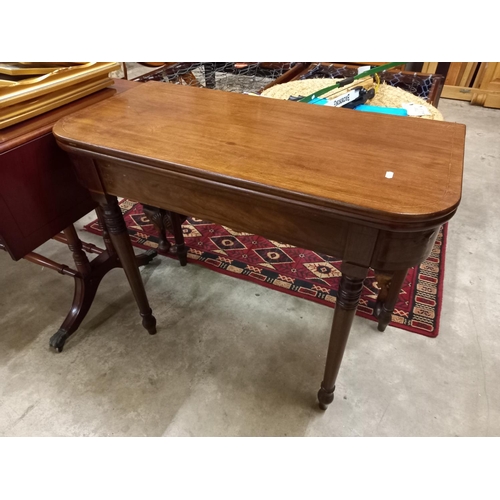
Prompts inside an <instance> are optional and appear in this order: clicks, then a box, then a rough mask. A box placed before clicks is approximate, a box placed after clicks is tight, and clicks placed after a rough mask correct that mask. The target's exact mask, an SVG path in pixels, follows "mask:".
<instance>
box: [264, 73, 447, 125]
mask: <svg viewBox="0 0 500 500" xmlns="http://www.w3.org/2000/svg"><path fill="white" fill-rule="evenodd" d="M338 81H340V79H336V78H315V79H311V80H295V81H291V82H288V83H281V84H278V85H274V86H273V87H271V88H269V89H267V90H265V91H264V92H262V95H263V96H266V97H272V98H274V99H288V98H289V97H290V96H299V95H302V96H307V95H310V94H312V93H313V92H317V91H318V90H321V89H324V88H325V87H330V86H331V85H334V84H335V82H338ZM403 103H414V104H421V105H422V106H425V107H426V108H427V109H428V110H429V112H430V115H425V116H421V117H419V118H424V119H427V120H443V115H442V114H441V112H440V111H439V110H438V109H437V108H435V107H434V106H432V105H431V104H429V103H428V102H427V101H425V100H424V99H422V98H421V97H418V96H415V95H413V94H410V93H409V92H406V91H405V90H402V89H400V88H398V87H393V86H392V85H387V84H386V83H382V84H381V85H380V87H379V89H378V92H377V93H376V95H375V97H374V98H373V99H372V100H371V101H369V103H368V104H372V105H373V106H381V107H384V108H402V107H403V106H402V104H403Z"/></svg>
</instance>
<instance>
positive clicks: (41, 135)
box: [0, 80, 156, 351]
mask: <svg viewBox="0 0 500 500" xmlns="http://www.w3.org/2000/svg"><path fill="white" fill-rule="evenodd" d="M137 85H140V84H138V83H136V82H128V81H126V80H116V81H115V84H114V86H113V87H111V88H109V89H105V90H102V91H100V92H97V93H95V94H92V95H90V96H88V97H85V98H83V99H79V100H78V101H75V102H73V103H71V104H68V105H66V106H63V107H60V108H58V109H55V110H53V111H51V112H48V113H45V114H43V115H40V116H37V117H35V118H32V119H30V120H27V121H25V122H22V123H19V124H17V125H13V126H12V127H9V128H6V129H3V130H0V179H1V182H0V214H1V216H0V248H2V249H4V250H6V251H7V252H8V253H9V254H10V256H11V257H12V259H14V260H19V259H21V258H24V259H27V260H29V261H31V262H34V263H36V264H39V265H42V266H45V267H48V268H50V269H53V270H56V271H58V272H59V273H61V274H64V275H68V276H73V278H74V279H75V293H74V298H73V304H72V306H71V309H70V311H69V313H68V315H67V317H66V319H65V320H64V322H63V324H62V325H61V328H60V329H59V330H58V331H57V333H56V334H55V335H53V337H52V338H51V339H50V345H51V346H52V347H54V348H55V349H56V350H58V351H60V350H62V348H63V346H64V343H65V342H66V339H67V338H68V337H69V336H70V335H71V334H72V333H74V332H75V330H76V329H77V328H78V326H79V325H80V323H81V322H82V320H83V319H84V317H85V315H86V314H87V312H88V310H89V308H90V306H91V304H92V301H93V299H94V296H95V293H96V291H97V288H98V286H99V283H100V281H101V279H102V278H103V277H104V275H105V274H106V273H107V272H108V271H110V270H111V269H113V268H116V267H121V263H120V260H119V258H118V256H117V253H116V251H115V249H114V248H113V245H112V243H111V241H110V239H109V236H108V232H107V229H106V227H105V225H104V223H103V219H102V214H101V212H100V210H99V209H98V210H97V213H98V216H99V220H100V221H101V224H102V226H103V230H104V243H105V246H106V250H102V249H100V248H98V247H96V246H95V245H92V244H88V243H84V242H82V241H80V239H79V238H78V235H77V233H76V231H75V228H74V226H73V223H74V222H76V221H77V220H78V219H80V218H81V217H83V216H85V215H86V214H87V213H89V212H90V211H91V210H93V209H95V208H96V207H97V204H96V202H95V201H94V200H93V199H92V197H91V196H90V193H89V191H88V190H87V189H85V188H84V187H83V186H82V185H81V184H80V183H79V182H78V181H77V179H76V176H75V174H74V172H73V170H72V168H71V167H70V160H69V158H68V156H67V154H66V153H65V152H64V151H62V150H61V149H60V148H59V147H58V146H57V144H56V142H55V140H54V136H53V135H52V126H53V124H54V123H55V122H56V121H57V120H59V119H60V118H62V117H63V116H67V115H68V114H70V113H72V112H74V111H77V110H80V109H83V108H86V107H89V106H91V105H93V104H95V103H97V102H100V101H102V100H104V99H107V98H109V97H111V96H113V95H115V94H116V93H121V92H123V91H126V90H129V89H131V88H133V87H135V86H137ZM51 238H54V239H56V240H58V241H60V242H62V243H65V244H67V245H68V246H69V249H70V251H71V252H72V254H73V259H74V262H75V267H76V269H71V268H69V267H68V266H65V265H62V264H58V263H57V262H54V261H52V260H50V259H48V258H46V257H44V256H42V255H39V254H37V253H34V252H33V250H35V249H36V248H37V247H39V246H40V245H41V244H43V243H45V242H46V241H48V240H49V239H51ZM86 252H88V253H94V254H97V257H96V258H95V259H93V260H92V261H91V262H90V261H89V259H88V258H87V255H86ZM155 255H156V254H155V252H154V251H149V252H148V253H146V254H143V255H142V256H140V257H138V263H139V264H140V265H142V264H145V263H147V262H149V261H150V260H151V259H152V258H153V257H154V256H155Z"/></svg>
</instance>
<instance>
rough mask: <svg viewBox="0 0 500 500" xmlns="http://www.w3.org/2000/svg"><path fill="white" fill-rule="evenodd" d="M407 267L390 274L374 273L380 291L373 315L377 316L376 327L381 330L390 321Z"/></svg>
mask: <svg viewBox="0 0 500 500" xmlns="http://www.w3.org/2000/svg"><path fill="white" fill-rule="evenodd" d="M407 273H408V269H403V270H400V271H395V272H394V273H392V275H387V274H383V275H380V274H376V280H377V282H378V285H379V287H380V292H379V294H378V297H377V303H376V305H375V317H376V318H378V329H379V331H381V332H383V331H384V330H385V329H386V328H387V325H388V324H389V323H390V322H391V318H392V312H393V311H394V307H395V306H396V303H397V301H398V298H399V294H400V293H401V287H402V286H403V283H404V280H405V278H406V275H407Z"/></svg>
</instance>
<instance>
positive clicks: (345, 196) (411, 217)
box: [53, 82, 465, 409]
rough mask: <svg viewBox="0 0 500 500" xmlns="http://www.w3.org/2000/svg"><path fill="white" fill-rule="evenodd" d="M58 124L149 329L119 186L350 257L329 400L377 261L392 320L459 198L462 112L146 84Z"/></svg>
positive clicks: (129, 193)
mask: <svg viewBox="0 0 500 500" xmlns="http://www.w3.org/2000/svg"><path fill="white" fill-rule="evenodd" d="M53 133H54V135H55V137H56V139H57V142H58V144H59V145H60V146H61V147H62V148H63V149H64V150H65V151H67V152H68V153H69V154H70V155H71V158H72V162H73V166H74V168H75V170H76V172H77V175H78V177H79V179H80V180H81V182H82V183H83V184H84V185H85V186H86V187H87V188H88V189H89V190H90V191H91V192H92V196H93V198H94V199H95V201H97V202H98V203H99V205H100V207H101V209H102V211H103V216H104V219H105V222H106V225H107V226H108V229H109V232H110V237H111V239H112V241H113V243H114V245H115V247H116V250H117V252H118V255H119V256H120V261H121V262H122V264H123V268H124V271H125V273H126V274H127V277H128V279H129V282H130V284H131V286H132V290H133V292H134V296H135V298H136V301H137V305H138V307H139V311H140V314H141V316H142V318H143V321H142V323H143V326H144V327H145V328H146V329H147V330H148V331H149V332H150V333H151V332H152V330H154V329H155V325H156V320H155V319H154V317H153V315H152V311H151V308H150V306H149V302H148V298H147V295H146V292H145V289H144V285H143V283H142V280H141V275H140V273H139V270H138V268H137V264H136V262H135V260H134V253H133V249H132V244H131V242H130V238H129V236H128V232H127V229H126V226H125V222H124V220H123V216H122V214H121V211H120V209H119V207H118V203H117V198H116V197H117V196H124V197H128V198H131V199H134V200H141V201H142V202H143V203H146V204H151V205H153V206H156V207H160V208H163V209H165V210H172V211H175V212H177V213H183V214H189V215H192V216H195V217H199V218H202V219H206V220H210V221H213V222H216V223H219V224H224V225H227V226H230V227H232V228H234V229H236V230H240V231H248V232H254V233H255V234H261V235H263V236H266V237H267V238H272V239H274V240H278V241H282V242H284V243H289V244H292V245H295V246H299V247H302V248H308V249H310V250H314V251H317V252H322V253H325V254H328V255H335V256H337V257H339V258H340V259H342V267H341V271H342V278H341V281H340V288H339V292H338V296H337V304H336V307H335V313H334V318H333V324H332V330H331V336H330V344H329V347H328V351H327V357H326V366H325V373H324V377H323V381H322V383H321V388H320V390H319V393H318V399H319V404H320V407H321V408H322V409H326V408H327V406H328V405H329V404H330V403H331V402H332V401H333V393H334V390H335V381H336V378H337V374H338V372H339V369H340V364H341V361H342V356H343V353H344V349H345V346H346V343H347V339H348V336H349V332H350V329H351V324H352V321H353V318H354V315H355V312H356V308H357V306H358V302H359V299H360V296H361V291H362V288H363V282H364V279H365V278H366V276H367V274H368V270H369V269H370V268H372V269H374V270H376V271H377V272H378V273H379V274H381V275H384V276H385V277H386V281H387V283H389V282H390V288H389V291H388V292H387V293H384V295H385V296H384V295H381V296H380V300H381V302H382V301H384V300H385V302H384V303H383V304H381V307H379V309H380V310H381V318H382V319H383V320H384V321H385V319H386V316H387V315H390V312H391V308H393V307H394V302H395V301H394V298H395V297H397V294H398V293H399V289H400V287H401V283H402V280H403V279H404V276H405V274H406V271H407V270H408V268H409V267H412V266H415V265H418V264H420V263H421V262H422V261H424V260H425V259H426V258H427V257H428V255H429V253H430V252H431V250H432V247H433V245H434V242H435V239H436V236H437V234H438V232H439V229H440V227H441V225H442V224H443V223H444V222H446V221H448V220H450V219H451V218H452V217H453V215H454V214H455V212H456V210H457V208H458V205H459V203H460V199H461V191H462V175H463V159H464V149H465V126H464V125H461V124H457V123H448V122H435V121H427V120H417V119H414V118H409V117H394V116H388V115H379V114H374V113H360V112H356V111H352V110H346V109H339V108H327V107H322V106H314V105H310V104H303V103H296V102H291V101H279V100H274V99H265V98H260V97H253V96H245V95H239V94H234V93H230V92H216V91H213V90H207V89H198V88H193V87H181V86H175V85H165V84H163V83H158V82H149V83H145V84H143V85H141V86H140V87H137V88H135V89H132V90H131V91H129V92H126V93H124V94H121V95H118V96H115V97H112V98H111V99H108V100H107V101H105V102H103V103H99V104H97V105H96V106H94V107H92V108H90V109H86V110H82V111H79V112H77V113H75V114H74V115H72V116H70V117H66V118H63V119H62V120H61V121H59V122H58V123H57V124H56V125H55V126H54V129H53ZM292 146H293V147H292ZM382 326H383V322H382Z"/></svg>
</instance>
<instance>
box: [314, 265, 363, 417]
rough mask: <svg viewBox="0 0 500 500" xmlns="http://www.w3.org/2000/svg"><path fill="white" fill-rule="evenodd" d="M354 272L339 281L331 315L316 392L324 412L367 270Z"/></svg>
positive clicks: (329, 402) (331, 393)
mask: <svg viewBox="0 0 500 500" xmlns="http://www.w3.org/2000/svg"><path fill="white" fill-rule="evenodd" d="M351 267H353V266H351ZM354 271H355V273H356V274H355V275H353V276H349V275H347V274H346V273H345V272H344V273H343V274H342V278H341V280H340V287H339V291H338V294H337V305H336V307H335V313H334V315H333V324H332V333H331V335H330V343H329V345H328V354H327V357H326V366H325V374H324V376H323V382H321V389H320V390H319V392H318V400H319V407H320V408H321V409H322V410H326V409H327V408H328V405H329V404H331V403H332V401H333V392H334V391H335V381H336V380H337V375H338V373H339V369H340V364H341V362H342V357H343V355H344V350H345V346H346V344H347V339H348V337H349V332H350V330H351V325H352V321H353V318H354V315H355V313H356V308H357V307H358V302H359V298H360V296H361V291H362V289H363V281H364V278H365V277H366V274H367V272H368V269H367V268H356V267H354Z"/></svg>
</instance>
